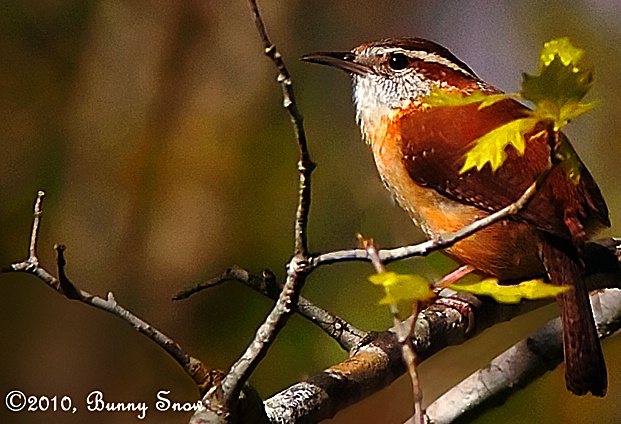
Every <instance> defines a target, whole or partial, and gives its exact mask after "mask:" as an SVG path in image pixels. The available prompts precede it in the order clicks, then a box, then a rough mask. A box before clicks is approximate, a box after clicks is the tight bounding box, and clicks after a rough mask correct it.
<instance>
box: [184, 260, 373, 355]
mask: <svg viewBox="0 0 621 424" xmlns="http://www.w3.org/2000/svg"><path fill="white" fill-rule="evenodd" d="M227 281H239V282H240V283H242V284H244V285H246V286H248V287H250V288H251V289H253V290H255V291H257V292H259V293H261V294H262V295H264V296H267V297H269V298H270V299H274V300H278V296H279V295H280V292H281V291H282V285H280V284H278V283H277V282H276V277H275V276H274V274H272V273H271V272H270V271H269V270H264V271H263V274H262V275H260V276H259V275H254V274H251V273H250V272H248V271H247V270H245V269H243V268H240V267H238V266H232V267H231V268H229V269H227V270H226V271H224V273H222V275H220V276H219V277H216V278H212V279H210V280H208V281H205V282H202V283H200V284H197V285H195V286H192V287H189V288H186V289H183V290H181V291H179V292H178V293H177V294H176V295H175V296H174V297H173V299H175V300H181V299H186V298H188V297H190V296H192V295H193V294H195V293H197V292H199V291H201V290H204V289H208V288H210V287H215V286H217V285H220V284H222V283H224V282H227ZM296 312H297V313H298V314H300V315H301V316H302V317H304V318H306V319H307V320H309V321H310V322H312V323H313V324H315V325H317V326H318V327H319V328H321V329H322V330H323V331H324V333H326V334H327V335H328V336H330V337H331V338H332V339H334V340H335V341H336V342H338V344H339V345H341V347H342V348H343V349H345V350H346V351H351V350H352V349H354V348H356V347H357V346H358V345H359V344H360V342H361V341H362V340H363V339H364V338H366V337H367V336H368V333H366V332H364V331H362V330H359V329H357V328H356V327H354V326H353V325H351V324H350V323H348V322H347V321H345V320H344V319H342V318H340V317H338V316H336V315H334V314H332V313H330V312H328V311H326V310H325V309H322V308H320V307H318V306H316V305H315V304H313V303H312V302H310V301H309V300H307V299H305V298H304V297H302V296H300V297H299V298H298V304H297V305H296Z"/></svg>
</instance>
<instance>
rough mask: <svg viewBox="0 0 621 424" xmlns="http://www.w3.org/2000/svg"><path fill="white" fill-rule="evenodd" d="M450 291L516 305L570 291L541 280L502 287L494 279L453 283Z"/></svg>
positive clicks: (565, 287)
mask: <svg viewBox="0 0 621 424" xmlns="http://www.w3.org/2000/svg"><path fill="white" fill-rule="evenodd" d="M450 288H451V290H456V291H465V292H468V293H472V294H476V295H484V296H490V297H493V298H494V300H496V301H497V302H500V303H518V302H520V300H522V299H531V300H534V299H543V298H547V297H556V296H558V295H559V294H561V293H564V292H566V291H567V290H570V289H571V287H569V286H555V285H553V284H547V283H544V282H543V281H542V280H530V281H524V282H523V283H520V284H518V285H512V286H504V285H500V284H498V280H497V279H496V278H487V279H485V280H483V281H479V282H478V283H473V284H459V283H454V284H451V286H450Z"/></svg>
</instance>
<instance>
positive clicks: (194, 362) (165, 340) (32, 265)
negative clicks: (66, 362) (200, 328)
mask: <svg viewBox="0 0 621 424" xmlns="http://www.w3.org/2000/svg"><path fill="white" fill-rule="evenodd" d="M44 197H45V193H44V192H43V191H39V192H38V193H37V200H36V202H35V206H34V218H33V224H32V232H31V235H30V245H29V249H28V251H29V253H28V258H27V259H26V260H25V261H23V262H18V263H14V264H12V265H11V266H10V267H9V268H7V269H3V270H2V271H3V272H25V273H27V274H32V275H34V276H36V277H37V278H39V279H40V280H42V281H43V282H44V283H46V284H47V285H48V286H49V287H51V288H52V289H54V290H55V291H57V292H58V293H59V294H61V295H63V296H65V297H66V298H67V299H70V300H77V301H79V302H82V303H84V304H86V305H89V306H92V307H95V308H97V309H100V310H102V311H106V312H108V313H111V314H113V315H115V316H117V317H118V318H120V319H122V320H123V321H125V322H126V323H128V324H129V325H131V326H132V327H134V328H135V329H136V330H137V331H138V332H139V333H141V334H144V335H145V336H147V337H148V338H149V339H151V341H153V342H155V343H156V344H157V345H158V346H160V347H161V348H162V349H164V350H165V351H166V352H167V353H168V354H169V355H170V356H171V357H172V358H173V359H174V360H175V361H177V363H178V364H179V365H181V367H182V368H183V370H184V371H185V372H186V373H187V374H188V375H189V376H190V377H191V378H192V379H193V380H194V382H196V384H197V385H199V389H201V390H202V389H203V388H204V387H210V386H211V385H213V384H214V381H218V380H219V378H220V375H219V373H220V371H215V370H209V369H208V368H207V367H205V365H204V364H203V363H202V362H201V361H199V360H198V359H196V358H195V357H193V356H191V355H189V354H188V353H187V352H186V351H185V350H183V348H182V347H181V346H180V345H179V344H178V343H176V342H175V341H174V340H172V339H171V338H170V337H168V336H166V335H165V334H164V333H162V332H161V331H159V330H157V329H155V328H153V326H151V325H150V324H149V323H147V322H145V321H144V320H142V319H140V318H138V317H137V316H136V315H134V314H133V313H131V312H130V311H128V310H127V309H125V308H123V307H122V306H121V305H119V304H118V303H117V301H116V300H115V298H114V295H113V294H112V293H111V292H110V293H108V296H107V299H102V298H101V297H98V296H95V295H93V294H91V293H89V292H87V291H86V290H81V289H78V288H77V287H76V286H75V285H74V284H73V283H72V282H71V281H70V280H69V278H68V277H67V275H66V273H65V265H66V260H65V255H64V251H65V247H64V246H63V245H56V246H55V249H56V258H57V259H56V262H57V266H58V278H56V277H54V276H53V275H52V274H50V273H49V272H48V271H46V270H45V269H44V268H43V267H41V266H39V259H38V258H37V256H36V249H37V242H38V235H39V227H40V224H41V214H42V208H41V206H42V202H43V198H44Z"/></svg>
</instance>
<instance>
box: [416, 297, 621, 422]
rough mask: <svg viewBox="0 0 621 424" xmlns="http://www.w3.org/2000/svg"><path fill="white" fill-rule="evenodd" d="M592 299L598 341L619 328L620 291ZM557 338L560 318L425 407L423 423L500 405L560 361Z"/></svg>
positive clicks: (467, 416)
mask: <svg viewBox="0 0 621 424" xmlns="http://www.w3.org/2000/svg"><path fill="white" fill-rule="evenodd" d="M595 296H598V299H597V300H598V301H599V303H600V305H601V307H600V311H601V312H600V313H599V314H595V315H596V316H595V320H596V323H597V327H598V329H599V334H600V338H606V337H608V336H610V335H612V334H613V333H614V332H616V331H618V330H619V329H620V328H621V291H619V290H613V289H608V290H605V291H604V292H603V293H600V294H596V295H595ZM561 337H562V328H561V321H560V319H559V318H557V319H554V320H552V321H549V322H548V323H547V324H546V325H544V326H543V327H541V328H540V329H539V330H537V331H535V332H534V333H533V334H531V335H530V336H529V337H528V338H526V339H524V340H522V341H520V342H518V343H517V344H515V345H514V346H512V347H511V348H509V349H508V350H506V351H505V352H503V353H502V354H500V355H499V356H497V357H496V358H494V359H493V360H492V361H491V362H490V363H489V364H488V365H486V366H484V367H483V368H481V369H480V370H478V371H476V372H475V373H473V374H472V375H470V376H469V377H467V378H466V379H465V380H463V381H462V382H461V383H459V384H458V385H456V386H454V387H453V388H451V389H450V390H449V391H448V392H446V393H445V394H443V395H442V396H441V397H440V398H438V399H437V400H436V401H435V402H433V403H432V404H431V405H429V406H428V407H427V411H426V414H425V415H426V420H427V422H429V423H434V424H448V423H452V422H455V421H456V420H457V419H460V420H463V419H473V418H475V417H476V416H477V415H479V414H481V413H482V412H485V411H486V410H489V409H491V408H494V407H496V406H497V405H499V404H501V403H502V402H503V401H504V400H505V399H506V398H507V397H508V396H510V395H511V394H513V393H515V392H516V391H518V390H520V389H521V388H522V387H524V386H526V385H527V384H529V383H531V382H532V381H534V380H535V379H537V378H539V377H540V376H542V375H543V374H545V373H546V372H547V371H549V370H551V369H554V368H556V367H557V366H558V365H559V364H560V363H561V362H562V361H563V342H562V338H561Z"/></svg>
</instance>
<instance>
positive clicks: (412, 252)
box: [311, 164, 554, 268]
mask: <svg viewBox="0 0 621 424" xmlns="http://www.w3.org/2000/svg"><path fill="white" fill-rule="evenodd" d="M553 168H554V167H553V166H552V165H551V164H548V166H547V167H546V169H545V170H544V171H543V172H542V173H541V174H540V175H539V177H537V179H536V180H535V182H533V183H532V184H531V185H530V186H529V187H528V188H527V189H526V191H524V193H522V195H521V196H520V197H519V198H518V199H517V200H516V201H515V202H513V203H511V204H510V205H508V206H505V207H504V208H502V209H500V210H499V211H497V212H494V213H492V214H491V215H488V216H486V217H485V218H481V219H479V220H477V221H474V222H473V223H471V224H469V225H466V226H465V227H463V228H461V229H459V230H457V231H455V232H453V233H447V234H442V235H440V236H438V237H435V238H433V239H431V240H427V241H425V242H423V243H418V244H414V245H410V246H403V247H397V248H394V249H381V250H379V251H378V255H379V258H380V260H381V261H382V262H383V263H390V262H394V261H396V260H399V259H405V258H411V257H413V256H425V255H428V254H429V253H431V252H434V251H437V250H441V249H446V248H447V247H451V246H453V245H454V244H455V243H457V242H458V241H461V240H463V239H465V238H466V237H470V236H471V235H472V234H474V233H476V232H478V231H481V230H482V229H484V228H486V227H489V226H490V225H492V224H495V223H497V222H499V221H501V220H503V219H505V218H508V217H510V216H512V215H516V214H517V213H519V212H520V211H521V210H522V209H523V208H525V207H526V205H528V203H529V202H530V201H531V200H532V198H533V197H534V195H535V194H536V193H537V191H538V190H539V188H540V187H541V186H542V185H543V183H544V182H545V181H546V179H547V178H548V176H549V175H550V172H551V171H552V169H553ZM370 260H371V258H370V257H369V254H368V252H367V251H366V250H365V249H350V250H338V251H335V252H329V253H322V254H318V255H314V256H313V257H312V258H311V267H312V268H317V267H319V266H322V265H327V264H331V263H335V262H344V261H370Z"/></svg>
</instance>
